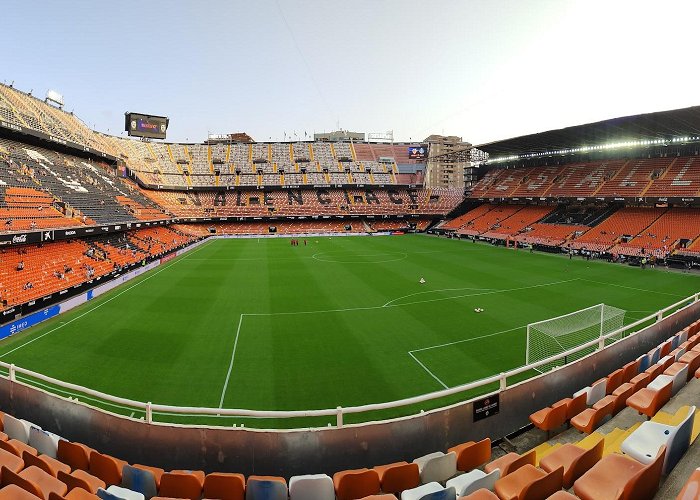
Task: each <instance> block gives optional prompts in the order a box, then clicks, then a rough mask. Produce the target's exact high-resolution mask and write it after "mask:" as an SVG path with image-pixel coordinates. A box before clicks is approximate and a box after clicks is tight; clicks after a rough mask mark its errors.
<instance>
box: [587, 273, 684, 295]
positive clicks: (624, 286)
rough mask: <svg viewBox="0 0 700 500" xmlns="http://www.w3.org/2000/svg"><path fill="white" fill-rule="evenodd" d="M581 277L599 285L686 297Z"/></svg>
mask: <svg viewBox="0 0 700 500" xmlns="http://www.w3.org/2000/svg"><path fill="white" fill-rule="evenodd" d="M579 279H580V280H582V281H588V282H589V283H597V284H599V285H605V286H616V287H618V288H627V289H629V290H636V291H638V292H647V293H658V294H661V295H670V296H671V297H684V295H681V294H678V293H669V292H659V291H658V290H649V289H647V288H637V287H634V286H627V285H618V284H616V283H606V282H605V281H596V280H589V279H588V278H579Z"/></svg>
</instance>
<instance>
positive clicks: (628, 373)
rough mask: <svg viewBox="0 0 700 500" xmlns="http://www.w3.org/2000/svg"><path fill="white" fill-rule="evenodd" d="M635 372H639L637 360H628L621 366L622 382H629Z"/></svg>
mask: <svg viewBox="0 0 700 500" xmlns="http://www.w3.org/2000/svg"><path fill="white" fill-rule="evenodd" d="M637 374H639V360H635V361H630V362H629V363H627V364H626V365H625V366H623V367H622V383H623V384H624V383H625V382H629V381H630V380H632V377H634V376H635V375H637Z"/></svg>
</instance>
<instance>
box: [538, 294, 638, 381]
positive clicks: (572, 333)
mask: <svg viewBox="0 0 700 500" xmlns="http://www.w3.org/2000/svg"><path fill="white" fill-rule="evenodd" d="M624 321H625V310H624V309H619V308H617V307H613V306H609V305H606V304H598V305H595V306H591V307H587V308H586V309H581V310H579V311H574V312H572V313H569V314H564V315H562V316H557V317H556V318H551V319H547V320H544V321H538V322H537V323H530V324H529V325H527V345H526V352H525V362H526V364H528V365H529V364H531V363H535V362H537V361H541V360H543V359H547V358H549V357H551V356H554V355H556V354H559V353H562V352H565V351H568V350H570V349H573V348H574V347H577V346H580V345H582V344H585V343H586V342H589V341H591V340H595V339H597V338H599V337H602V336H603V335H607V334H609V333H612V332H614V331H616V330H619V329H621V328H622V327H623V326H624ZM615 340H619V338H618V336H616V335H614V336H613V337H611V339H610V340H609V342H610V341H615ZM596 348H597V346H591V347H587V348H586V349H582V350H580V351H578V352H576V353H574V354H573V355H571V356H567V358H566V359H560V360H557V361H553V362H551V363H547V364H545V365H542V366H540V367H538V368H537V371H540V372H544V371H548V370H551V369H552V368H554V367H555V366H561V365H563V364H565V363H567V362H571V361H574V360H576V359H579V358H582V357H583V356H586V355H587V354H590V353H591V352H593V351H595V349H596Z"/></svg>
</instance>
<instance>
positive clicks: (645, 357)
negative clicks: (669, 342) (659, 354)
mask: <svg viewBox="0 0 700 500" xmlns="http://www.w3.org/2000/svg"><path fill="white" fill-rule="evenodd" d="M637 364H638V373H641V372H643V371H645V370H646V369H647V368H649V367H650V366H651V356H649V354H642V355H641V356H639V357H638V358H637Z"/></svg>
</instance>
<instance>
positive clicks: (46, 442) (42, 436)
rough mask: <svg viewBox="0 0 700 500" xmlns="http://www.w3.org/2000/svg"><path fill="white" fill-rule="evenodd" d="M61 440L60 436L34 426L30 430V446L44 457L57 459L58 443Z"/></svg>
mask: <svg viewBox="0 0 700 500" xmlns="http://www.w3.org/2000/svg"><path fill="white" fill-rule="evenodd" d="M60 439H61V438H60V436H58V435H56V434H54V433H52V432H48V431H45V430H42V429H40V428H39V427H36V426H34V425H33V426H31V428H30V429H29V443H28V444H29V446H31V447H32V448H34V449H35V450H36V451H38V452H39V453H41V454H42V455H48V456H49V457H51V458H56V456H57V453H58V441H59V440H60Z"/></svg>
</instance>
